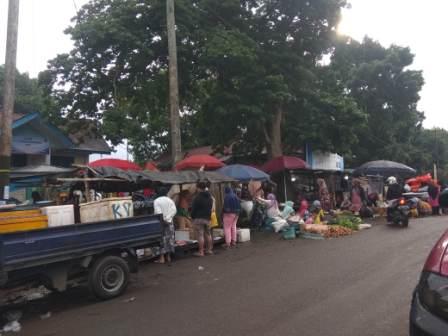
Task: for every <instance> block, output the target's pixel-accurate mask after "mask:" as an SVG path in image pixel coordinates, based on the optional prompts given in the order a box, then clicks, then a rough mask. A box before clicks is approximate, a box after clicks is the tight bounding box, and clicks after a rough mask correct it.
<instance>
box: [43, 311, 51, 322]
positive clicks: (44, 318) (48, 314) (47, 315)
mask: <svg viewBox="0 0 448 336" xmlns="http://www.w3.org/2000/svg"><path fill="white" fill-rule="evenodd" d="M50 317H51V312H48V313H46V314H43V315H41V316H40V319H41V320H46V319H49V318H50Z"/></svg>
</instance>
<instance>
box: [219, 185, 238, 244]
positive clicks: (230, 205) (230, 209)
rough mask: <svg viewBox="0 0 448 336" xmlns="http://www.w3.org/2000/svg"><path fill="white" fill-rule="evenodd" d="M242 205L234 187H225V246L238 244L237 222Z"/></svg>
mask: <svg viewBox="0 0 448 336" xmlns="http://www.w3.org/2000/svg"><path fill="white" fill-rule="evenodd" d="M240 211H241V205H240V200H239V198H238V196H237V195H236V194H235V193H234V191H233V190H232V188H230V187H226V188H225V196H224V207H223V210H222V212H223V222H224V238H225V241H226V243H225V245H224V247H226V248H230V247H232V246H236V224H237V222H238V217H239V215H240Z"/></svg>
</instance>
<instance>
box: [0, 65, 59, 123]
mask: <svg viewBox="0 0 448 336" xmlns="http://www.w3.org/2000/svg"><path fill="white" fill-rule="evenodd" d="M4 78H5V67H4V66H3V65H1V66H0V106H2V105H3V96H4V92H3V87H4V86H3V85H4ZM14 111H15V112H17V113H22V114H26V113H30V112H36V111H39V112H41V113H42V114H44V115H46V116H48V115H51V114H54V113H55V112H56V111H57V107H56V104H55V102H54V100H53V99H52V97H51V96H49V95H47V94H46V92H45V90H44V88H43V87H42V86H40V85H39V82H38V80H37V79H34V78H30V76H29V75H28V74H27V73H20V72H18V71H17V72H16V97H15V106H14Z"/></svg>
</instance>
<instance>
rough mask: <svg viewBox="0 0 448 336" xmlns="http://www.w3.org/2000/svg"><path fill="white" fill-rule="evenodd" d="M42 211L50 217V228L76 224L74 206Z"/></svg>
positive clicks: (47, 208)
mask: <svg viewBox="0 0 448 336" xmlns="http://www.w3.org/2000/svg"><path fill="white" fill-rule="evenodd" d="M41 211H42V214H44V215H46V216H47V217H48V227H57V226H64V225H72V224H75V213H74V210H73V204H69V205H57V206H48V207H44V208H41Z"/></svg>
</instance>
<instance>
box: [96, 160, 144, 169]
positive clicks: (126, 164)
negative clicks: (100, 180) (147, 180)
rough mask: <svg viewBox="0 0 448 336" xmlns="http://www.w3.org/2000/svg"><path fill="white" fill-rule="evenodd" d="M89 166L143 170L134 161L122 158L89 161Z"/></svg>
mask: <svg viewBox="0 0 448 336" xmlns="http://www.w3.org/2000/svg"><path fill="white" fill-rule="evenodd" d="M89 167H92V168H95V167H113V168H119V169H123V170H142V168H140V166H139V165H137V164H136V163H134V162H130V161H126V160H120V159H101V160H96V161H93V162H90V163H89Z"/></svg>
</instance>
